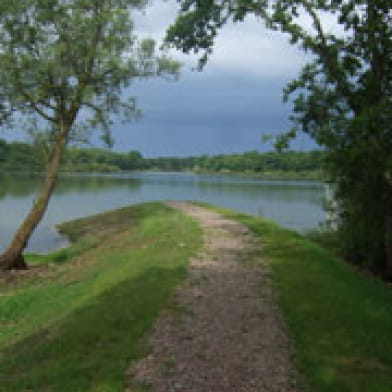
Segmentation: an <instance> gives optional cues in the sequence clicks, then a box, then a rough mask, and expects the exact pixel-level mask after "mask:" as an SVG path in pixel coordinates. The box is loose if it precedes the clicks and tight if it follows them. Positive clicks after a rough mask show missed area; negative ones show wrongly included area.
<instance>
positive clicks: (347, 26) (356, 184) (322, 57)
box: [167, 0, 392, 278]
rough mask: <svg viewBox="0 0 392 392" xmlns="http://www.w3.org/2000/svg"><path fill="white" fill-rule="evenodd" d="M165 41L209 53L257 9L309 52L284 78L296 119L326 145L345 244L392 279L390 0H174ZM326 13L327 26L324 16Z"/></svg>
mask: <svg viewBox="0 0 392 392" xmlns="http://www.w3.org/2000/svg"><path fill="white" fill-rule="evenodd" d="M180 3H181V12H180V15H179V16H178V19H177V21H176V23H175V24H174V25H173V26H171V27H170V28H169V30H168V33H167V42H168V43H169V44H171V45H174V46H176V47H177V48H181V49H182V50H184V51H185V52H190V51H194V52H196V53H198V52H201V54H202V55H201V58H200V67H203V65H205V63H206V62H207V60H208V56H209V55H211V53H212V49H213V44H214V39H215V37H216V36H217V34H218V32H219V29H220V28H221V27H222V26H223V25H224V24H225V23H227V22H229V21H235V22H238V21H242V20H244V18H245V17H246V15H248V14H253V15H256V17H258V18H259V19H260V21H262V22H263V23H265V25H266V26H267V27H268V28H270V29H273V30H277V31H281V32H282V33H284V34H287V35H288V37H289V39H290V42H291V43H292V44H294V45H297V46H299V47H300V48H302V49H303V50H304V51H306V52H308V53H310V54H311V61H310V62H309V63H308V64H307V65H306V66H305V67H304V68H303V69H302V71H301V73H300V75H299V76H298V78H297V79H296V80H294V81H292V82H291V83H289V85H288V86H287V88H286V89H285V91H284V98H285V99H286V100H288V99H289V98H290V97H293V102H294V108H293V115H292V120H293V121H294V123H295V124H296V126H295V127H293V129H292V130H290V131H289V132H287V133H286V134H285V135H284V136H282V137H280V138H279V140H278V145H280V146H281V147H282V146H283V147H284V146H286V145H287V142H288V139H289V138H290V137H294V136H295V134H296V132H297V130H298V129H300V130H302V131H304V132H306V133H307V134H309V135H310V136H311V137H312V138H314V139H315V140H316V141H317V142H318V143H319V144H320V145H321V146H323V147H324V149H325V150H326V151H327V152H328V154H327V162H328V167H329V173H330V176H331V180H332V181H333V182H334V183H335V186H336V197H337V198H338V200H339V206H340V208H339V217H340V222H339V223H340V230H341V236H342V238H343V239H344V243H345V245H346V247H347V253H348V254H349V255H350V256H351V258H353V259H355V260H356V261H358V262H361V263H364V264H366V265H370V266H371V267H372V268H374V269H378V270H382V271H383V272H384V274H385V275H386V276H388V277H390V278H392V38H391V37H392V10H391V5H390V1H389V0H343V1H341V0H339V1H338V0H251V1H245V0H221V1H211V0H180ZM326 20H329V21H334V22H335V23H334V27H335V28H334V29H330V28H327V27H326V23H325V21H326Z"/></svg>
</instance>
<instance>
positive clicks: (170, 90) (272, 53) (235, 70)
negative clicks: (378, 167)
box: [113, 0, 314, 156]
mask: <svg viewBox="0 0 392 392" xmlns="http://www.w3.org/2000/svg"><path fill="white" fill-rule="evenodd" d="M176 13H177V4H176V1H175V0H168V1H163V0H154V1H152V4H151V5H150V6H148V8H147V9H146V10H145V12H144V15H142V14H140V13H136V14H135V15H134V22H135V24H136V31H137V32H138V34H139V35H141V36H149V37H153V38H155V39H156V40H158V41H159V40H161V38H162V37H163V35H164V33H165V30H166V28H167V27H168V26H169V25H170V24H171V23H172V22H173V21H174V19H175V16H176ZM172 56H173V57H175V58H178V59H180V60H181V61H182V62H183V63H184V66H183V69H182V72H181V77H180V79H179V81H177V82H169V81H166V80H157V79H155V80H154V79H150V80H147V81H143V82H138V83H136V84H134V85H133V86H132V87H131V88H130V90H129V91H127V92H126V94H127V95H134V96H136V97H137V99H138V105H139V107H140V108H141V109H142V111H143V117H142V118H141V119H140V120H139V121H137V122H133V123H127V124H125V125H124V124H122V123H121V122H120V121H118V122H116V123H115V124H114V126H113V135H114V138H115V142H116V144H115V146H114V150H117V151H128V150H139V151H140V152H141V153H142V154H143V155H144V156H157V155H161V156H184V155H194V154H219V153H230V152H244V151H248V150H265V149H267V148H271V146H267V145H263V144H262V142H261V135H262V134H263V133H275V134H277V133H279V132H282V131H285V130H287V129H289V127H290V123H289V121H288V116H289V114H290V110H291V105H290V104H283V102H282V89H283V88H284V86H285V85H286V84H287V83H288V82H289V81H290V80H291V79H293V78H294V77H295V76H296V75H297V74H298V72H299V70H300V68H301V66H302V65H303V64H304V63H305V61H306V58H305V55H304V53H303V52H301V51H299V50H298V49H296V48H294V47H292V46H290V44H289V43H288V41H287V38H286V37H284V36H283V35H281V34H279V33H274V32H271V31H269V30H266V29H265V28H264V27H263V24H262V23H261V22H260V21H257V20H255V19H254V18H251V17H249V18H248V19H247V20H246V21H245V22H243V23H239V24H236V25H229V26H226V27H225V28H224V29H223V30H222V31H221V33H220V35H219V38H218V40H217V42H216V46H215V50H214V53H213V55H212V56H211V59H210V61H209V63H208V64H207V66H206V67H205V69H204V71H203V72H197V71H192V68H193V67H194V66H195V65H196V58H195V57H194V56H185V55H183V54H181V53H178V52H174V51H173V52H172ZM293 147H294V148H296V149H309V148H311V147H314V144H313V143H312V142H311V141H309V139H307V138H306V137H305V136H303V135H302V136H300V137H299V138H298V140H296V142H295V143H294V145H293Z"/></svg>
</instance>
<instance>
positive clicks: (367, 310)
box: [209, 206, 392, 392]
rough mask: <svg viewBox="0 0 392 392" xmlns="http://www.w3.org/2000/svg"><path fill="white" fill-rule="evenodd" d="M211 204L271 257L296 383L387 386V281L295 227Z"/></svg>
mask: <svg viewBox="0 0 392 392" xmlns="http://www.w3.org/2000/svg"><path fill="white" fill-rule="evenodd" d="M209 207H210V208H212V207H211V206H209ZM215 209H216V210H218V211H220V212H222V213H223V214H225V215H226V216H228V217H230V218H232V219H235V220H237V221H240V222H242V223H243V224H245V225H247V226H248V227H249V228H250V229H251V230H252V231H253V232H254V234H255V235H256V236H257V237H258V238H260V245H261V246H260V250H259V252H260V253H261V254H263V255H265V256H267V257H268V259H269V260H270V262H271V267H272V277H273V283H274V285H275V287H276V292H277V294H278V299H279V302H280V305H281V307H282V309H283V312H284V314H285V317H286V320H287V324H288V328H289V333H290V335H291V338H292V340H293V343H294V347H295V356H294V360H295V363H296V365H297V367H298V369H299V372H300V375H301V377H300V378H301V380H302V382H303V384H304V388H303V390H305V391H311V392H390V391H392V290H391V288H389V287H387V285H386V284H385V283H383V282H381V281H379V280H377V279H376V278H372V277H369V276H364V275H361V274H360V273H358V272H357V271H355V270H354V269H353V268H351V267H350V266H349V265H347V264H346V263H344V262H342V261H340V260H338V259H336V258H335V257H334V256H333V255H332V254H331V253H330V252H328V251H327V250H325V249H323V248H321V247H320V246H318V245H316V244H314V243H312V242H310V241H309V240H307V239H305V238H304V237H303V236H301V235H299V234H297V233H295V232H291V231H288V230H285V229H282V228H280V227H279V226H277V225H275V224H274V223H272V222H268V221H266V220H261V219H259V218H254V217H251V216H248V215H244V214H240V213H236V212H233V211H228V210H223V209H217V208H215ZM260 253H259V254H258V255H257V254H256V255H253V257H255V260H257V257H260ZM250 257H252V255H251V256H250Z"/></svg>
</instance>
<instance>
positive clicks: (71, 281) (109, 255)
mask: <svg viewBox="0 0 392 392" xmlns="http://www.w3.org/2000/svg"><path fill="white" fill-rule="evenodd" d="M61 229H62V230H63V231H64V232H66V233H67V234H68V235H69V237H70V238H71V239H72V240H73V241H74V244H73V245H72V246H71V247H70V248H68V249H64V250H60V251H58V252H56V253H55V254H53V255H48V256H45V257H40V256H34V255H33V256H30V261H33V262H34V263H38V264H45V263H46V265H38V266H36V267H35V268H33V269H32V270H33V271H37V272H35V273H33V274H32V275H31V276H29V275H27V276H25V277H24V278H21V279H18V280H17V281H14V282H11V283H9V282H8V283H5V282H2V283H1V286H0V390H1V391H6V392H21V391H23V392H25V391H34V392H38V391H39V392H49V391H51V392H52V391H53V392H54V391H55V392H71V391H72V392H79V391H80V392H82V391H83V392H114V391H123V390H124V383H125V381H124V377H125V376H124V374H125V372H126V369H127V367H128V365H129V363H130V361H132V360H133V359H135V358H137V357H138V356H140V355H142V344H141V343H142V338H143V336H144V334H145V332H146V331H147V330H148V328H149V327H150V326H151V324H152V322H153V320H154V318H155V317H156V316H157V315H158V313H159V311H160V309H161V308H162V307H163V306H165V305H166V304H167V302H168V299H169V298H170V294H171V293H172V291H173V289H174V287H175V285H176V284H177V283H178V282H179V281H180V280H181V279H182V277H183V276H184V274H185V271H186V264H187V260H188V259H189V257H190V256H191V255H192V254H194V252H195V251H196V250H197V249H198V247H199V246H200V245H201V231H200V229H199V227H198V226H197V225H196V224H195V223H194V222H193V221H192V220H190V219H189V218H187V217H186V216H184V215H183V214H181V213H179V212H177V211H174V210H171V209H169V208H167V207H165V206H163V205H162V204H158V203H150V204H145V205H141V206H136V207H129V208H124V209H121V210H117V211H113V212H110V213H106V214H102V215H97V216H94V217H90V218H86V219H81V220H77V221H74V222H70V223H67V224H64V225H62V227H61ZM50 260H52V261H54V262H52V263H49V264H47V263H48V262H49V261H50Z"/></svg>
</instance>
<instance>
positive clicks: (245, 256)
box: [127, 202, 297, 392]
mask: <svg viewBox="0 0 392 392" xmlns="http://www.w3.org/2000/svg"><path fill="white" fill-rule="evenodd" d="M167 204H168V205H169V206H170V207H173V208H177V209H179V210H181V211H183V212H185V213H186V214H188V215H189V216H191V217H192V218H194V219H196V220H197V221H198V222H199V223H200V225H201V227H202V228H203V230H204V247H203V249H202V250H201V252H200V253H199V254H198V256H197V257H195V258H194V259H192V260H191V261H190V265H189V272H188V276H187V278H186V279H185V281H184V283H183V284H182V285H181V286H180V287H179V288H178V289H177V291H176V293H175V296H174V299H173V306H171V307H170V308H169V309H167V310H165V311H164V312H162V314H161V315H160V317H159V318H158V320H157V321H156V323H155V326H154V328H153V331H152V332H151V335H150V336H149V339H148V351H149V354H148V355H147V356H146V357H145V358H144V359H142V360H141V361H139V362H137V363H136V364H133V366H132V368H131V369H130V371H129V375H128V376H127V377H128V378H129V380H128V381H129V387H128V389H127V392H131V391H132V392H136V391H140V390H147V391H153V392H256V391H257V392H264V391H265V392H267V391H268V392H288V391H290V392H294V391H297V387H296V382H295V371H294V369H293V365H292V363H291V360H290V342H289V340H288V338H287V335H286V331H285V327H284V322H283V318H282V315H281V313H280V310H279V308H278V307H277V305H276V301H275V298H274V295H273V291H272V288H271V281H270V271H269V267H268V264H267V263H266V262H265V260H263V259H262V256H261V255H260V252H257V250H256V246H257V247H260V245H256V243H255V239H254V238H253V237H252V234H251V233H250V232H249V230H248V229H247V228H246V227H245V226H242V225H241V224H239V223H236V222H234V221H231V220H229V219H226V218H224V217H222V216H221V215H219V214H218V213H216V212H213V211H210V210H208V209H206V208H202V207H199V206H195V205H192V204H191V203H185V202H168V203H167ZM255 259H257V263H255V262H254V261H255ZM252 260H253V262H252ZM141 387H142V389H140V388H141Z"/></svg>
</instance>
